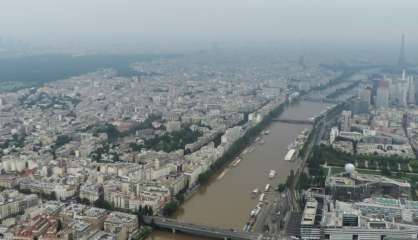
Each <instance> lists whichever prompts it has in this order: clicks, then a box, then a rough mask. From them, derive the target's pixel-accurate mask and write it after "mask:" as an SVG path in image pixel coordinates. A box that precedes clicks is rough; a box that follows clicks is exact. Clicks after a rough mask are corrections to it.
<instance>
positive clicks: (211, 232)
mask: <svg viewBox="0 0 418 240" xmlns="http://www.w3.org/2000/svg"><path fill="white" fill-rule="evenodd" d="M144 222H145V223H146V224H148V225H152V226H156V227H158V228H162V229H169V230H171V231H172V232H173V233H175V232H176V231H179V232H183V233H188V234H192V235H197V236H204V237H210V238H218V239H225V240H227V239H231V240H269V239H271V238H270V237H267V236H263V235H262V234H260V233H251V232H240V231H235V230H232V229H231V230H227V229H221V228H215V227H207V226H202V225H197V224H193V223H184V222H179V221H176V220H174V219H170V218H163V217H144Z"/></svg>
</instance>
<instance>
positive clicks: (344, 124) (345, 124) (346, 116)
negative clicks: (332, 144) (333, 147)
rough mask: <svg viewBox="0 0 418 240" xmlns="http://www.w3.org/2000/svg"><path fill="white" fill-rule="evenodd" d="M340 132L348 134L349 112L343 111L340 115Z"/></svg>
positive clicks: (349, 125)
mask: <svg viewBox="0 0 418 240" xmlns="http://www.w3.org/2000/svg"><path fill="white" fill-rule="evenodd" d="M341 117H342V119H341V131H343V132H350V131H351V111H343V112H342V113H341Z"/></svg>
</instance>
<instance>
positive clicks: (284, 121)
mask: <svg viewBox="0 0 418 240" xmlns="http://www.w3.org/2000/svg"><path fill="white" fill-rule="evenodd" d="M273 121H275V122H282V123H291V124H303V125H312V124H313V123H314V121H313V120H300V119H289V118H276V119H274V120H273Z"/></svg>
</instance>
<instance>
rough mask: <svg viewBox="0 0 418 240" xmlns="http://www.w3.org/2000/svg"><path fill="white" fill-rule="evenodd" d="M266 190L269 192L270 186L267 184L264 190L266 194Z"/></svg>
mask: <svg viewBox="0 0 418 240" xmlns="http://www.w3.org/2000/svg"><path fill="white" fill-rule="evenodd" d="M268 190H270V184H267V185H266V187H265V188H264V191H265V192H267V191H268Z"/></svg>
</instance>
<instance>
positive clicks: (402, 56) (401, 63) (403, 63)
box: [398, 34, 406, 68]
mask: <svg viewBox="0 0 418 240" xmlns="http://www.w3.org/2000/svg"><path fill="white" fill-rule="evenodd" d="M398 66H399V67H400V68H405V67H406V61H405V34H402V36H401V49H400V51H399V60H398Z"/></svg>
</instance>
